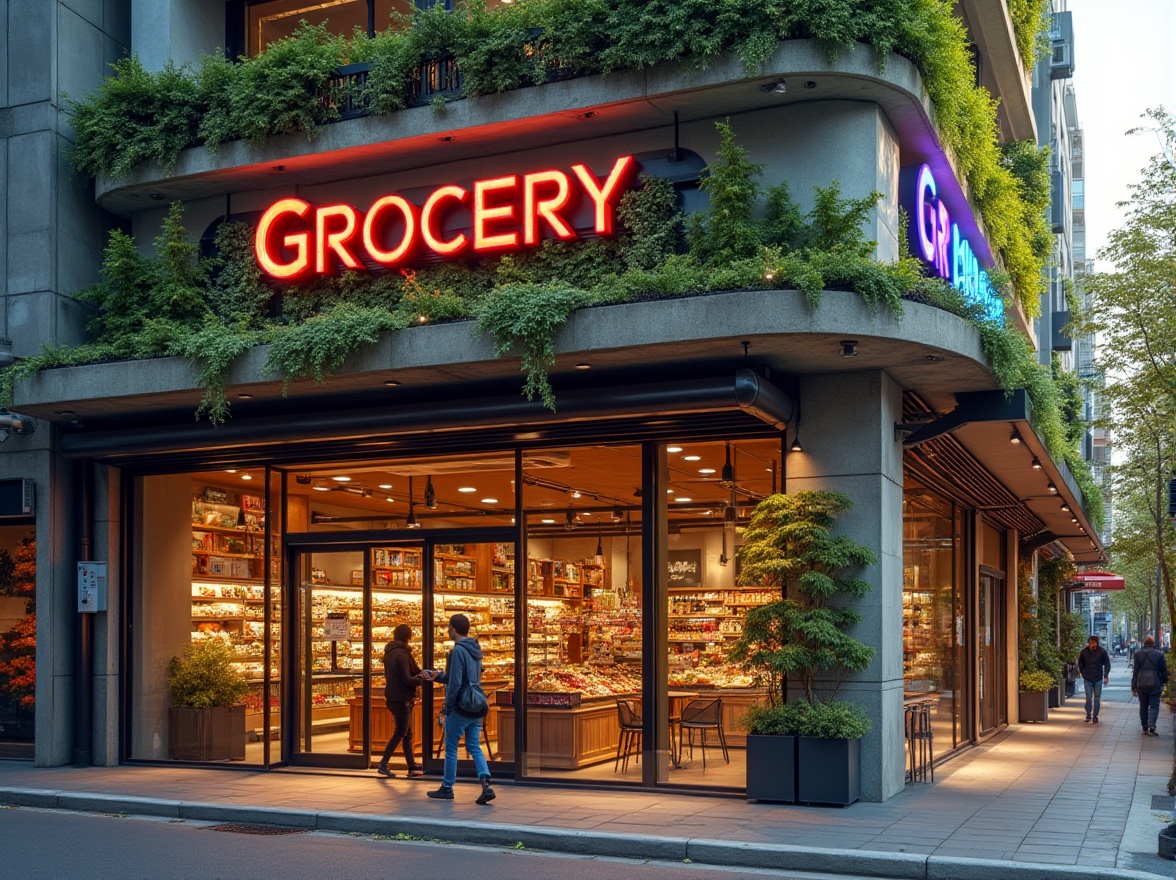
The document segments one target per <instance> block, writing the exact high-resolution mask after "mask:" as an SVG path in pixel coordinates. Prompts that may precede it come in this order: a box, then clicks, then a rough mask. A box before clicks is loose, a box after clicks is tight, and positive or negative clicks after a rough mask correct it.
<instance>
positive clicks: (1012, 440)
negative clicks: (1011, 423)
mask: <svg viewBox="0 0 1176 880" xmlns="http://www.w3.org/2000/svg"><path fill="white" fill-rule="evenodd" d="M1009 442H1010V443H1013V444H1017V443H1020V442H1021V435H1020V434H1018V433H1017V432H1016V431H1013V433H1012V434H1011V435H1010V436H1009Z"/></svg>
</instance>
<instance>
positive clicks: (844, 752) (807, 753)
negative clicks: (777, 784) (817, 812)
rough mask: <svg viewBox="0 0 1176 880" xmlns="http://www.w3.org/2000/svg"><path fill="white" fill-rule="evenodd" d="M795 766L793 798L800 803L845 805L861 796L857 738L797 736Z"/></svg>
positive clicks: (859, 750)
mask: <svg viewBox="0 0 1176 880" xmlns="http://www.w3.org/2000/svg"><path fill="white" fill-rule="evenodd" d="M796 766H797V785H796V800H797V801H799V802H800V803H802V804H832V805H834V806H839V807H848V806H849V805H850V804H852V803H854V802H855V801H857V800H858V799H860V798H861V796H862V741H861V740H860V739H815V738H813V737H811V736H798V737H797V738H796ZM748 772H749V773H750V768H749V770H748Z"/></svg>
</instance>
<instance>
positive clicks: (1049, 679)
mask: <svg viewBox="0 0 1176 880" xmlns="http://www.w3.org/2000/svg"><path fill="white" fill-rule="evenodd" d="M1057 684H1058V682H1057V679H1056V678H1054V676H1053V675H1051V674H1050V673H1048V672H1046V671H1044V670H1042V669H1027V670H1025V671H1024V672H1022V673H1021V692H1020V694H1019V695H1018V700H1017V705H1018V709H1019V712H1018V715H1019V716H1020V720H1021V723H1022V724H1024V723H1026V722H1030V721H1040V722H1044V721H1048V720H1049V692H1050V691H1051V690H1053V689H1054V688H1056V687H1057Z"/></svg>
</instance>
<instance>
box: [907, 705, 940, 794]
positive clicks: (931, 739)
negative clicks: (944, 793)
mask: <svg viewBox="0 0 1176 880" xmlns="http://www.w3.org/2000/svg"><path fill="white" fill-rule="evenodd" d="M907 709H908V710H909V714H908V718H909V720H908V722H907V744H908V748H909V751H910V759H911V782H927V781H928V775H929V776H930V781H931V782H935V732H934V730H932V728H931V700H919V701H918V702H917V703H914V704H913V705H910V706H908V707H907Z"/></svg>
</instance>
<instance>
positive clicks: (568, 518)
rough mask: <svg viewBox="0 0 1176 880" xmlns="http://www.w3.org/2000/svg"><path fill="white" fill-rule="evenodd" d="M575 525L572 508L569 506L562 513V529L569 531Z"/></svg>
mask: <svg viewBox="0 0 1176 880" xmlns="http://www.w3.org/2000/svg"><path fill="white" fill-rule="evenodd" d="M575 527H576V515H575V514H574V513H572V509H571V508H570V507H569V508H568V512H567V513H566V514H565V515H564V531H568V532H570V531H571V530H572V529H574V528H575Z"/></svg>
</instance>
